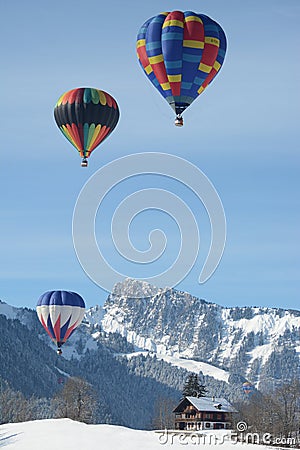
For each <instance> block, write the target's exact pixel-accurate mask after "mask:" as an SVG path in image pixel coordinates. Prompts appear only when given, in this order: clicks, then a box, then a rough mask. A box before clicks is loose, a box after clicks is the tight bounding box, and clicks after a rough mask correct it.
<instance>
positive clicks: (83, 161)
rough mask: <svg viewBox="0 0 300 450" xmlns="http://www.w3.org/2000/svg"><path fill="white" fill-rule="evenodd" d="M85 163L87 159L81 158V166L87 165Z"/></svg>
mask: <svg viewBox="0 0 300 450" xmlns="http://www.w3.org/2000/svg"><path fill="white" fill-rule="evenodd" d="M87 165H88V162H87V159H83V160H82V161H81V167H87Z"/></svg>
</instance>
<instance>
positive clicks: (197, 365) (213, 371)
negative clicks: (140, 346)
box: [122, 351, 230, 383]
mask: <svg viewBox="0 0 300 450" xmlns="http://www.w3.org/2000/svg"><path fill="white" fill-rule="evenodd" d="M138 355H143V356H147V355H149V356H152V357H153V356H156V358H157V359H159V360H164V361H166V362H168V363H170V364H171V365H172V366H176V367H179V368H182V369H186V370H188V371H189V372H195V373H199V372H200V371H201V372H202V373H203V375H208V376H210V377H213V378H215V379H217V380H221V381H225V382H226V383H228V379H229V375H230V374H229V372H226V371H225V370H223V369H219V368H218V367H215V366H212V365H211V364H208V363H205V362H202V361H194V360H192V359H184V358H180V357H176V356H170V355H165V354H160V353H152V352H151V353H149V352H147V351H142V352H134V353H127V354H122V356H125V357H127V358H133V357H134V356H138Z"/></svg>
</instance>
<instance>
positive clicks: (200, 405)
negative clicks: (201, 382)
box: [174, 397, 237, 413]
mask: <svg viewBox="0 0 300 450" xmlns="http://www.w3.org/2000/svg"><path fill="white" fill-rule="evenodd" d="M185 401H188V402H189V403H191V404H192V405H193V406H194V407H195V408H196V409H197V410H198V411H207V412H216V411H220V412H233V413H236V412H237V410H236V409H235V408H234V407H233V406H232V405H231V404H230V403H229V402H228V400H226V399H225V398H221V397H214V398H212V397H199V398H198V397H185V398H184V399H183V400H182V401H181V402H180V403H179V405H178V406H177V408H175V410H174V412H175V411H177V410H178V408H179V407H180V405H181V403H183V402H185Z"/></svg>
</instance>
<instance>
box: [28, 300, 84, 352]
mask: <svg viewBox="0 0 300 450" xmlns="http://www.w3.org/2000/svg"><path fill="white" fill-rule="evenodd" d="M36 311H37V315H38V318H39V320H40V322H41V324H42V325H43V327H44V328H45V330H46V331H47V333H48V335H49V336H50V338H51V339H52V341H53V342H54V343H55V344H56V345H57V353H58V354H61V353H62V351H61V346H62V345H63V344H64V343H65V342H66V340H67V339H68V338H69V337H70V336H71V334H72V333H73V332H74V330H75V329H76V328H77V327H78V325H80V323H81V321H82V319H83V316H84V313H85V304H84V300H83V299H82V297H81V296H80V295H79V294H76V293H75V292H70V291H48V292H45V293H44V294H43V295H41V297H40V298H39V300H38V303H37V307H36Z"/></svg>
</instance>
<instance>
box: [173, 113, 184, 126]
mask: <svg viewBox="0 0 300 450" xmlns="http://www.w3.org/2000/svg"><path fill="white" fill-rule="evenodd" d="M174 123H175V125H176V127H183V117H181V116H180V115H178V116H176V119H175V122H174Z"/></svg>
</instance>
